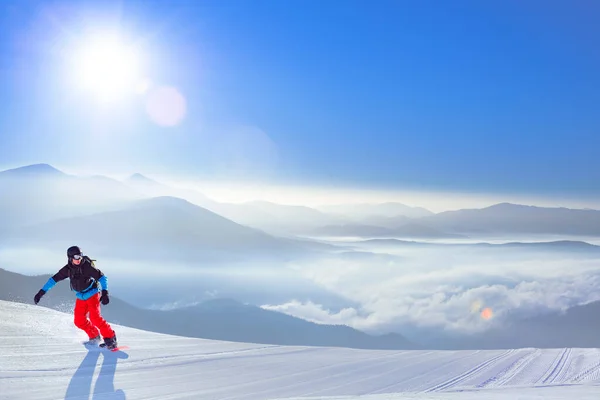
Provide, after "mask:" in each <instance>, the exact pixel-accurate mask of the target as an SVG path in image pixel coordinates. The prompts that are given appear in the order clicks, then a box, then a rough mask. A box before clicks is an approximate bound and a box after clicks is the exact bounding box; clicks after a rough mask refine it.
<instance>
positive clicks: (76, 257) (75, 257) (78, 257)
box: [73, 254, 83, 260]
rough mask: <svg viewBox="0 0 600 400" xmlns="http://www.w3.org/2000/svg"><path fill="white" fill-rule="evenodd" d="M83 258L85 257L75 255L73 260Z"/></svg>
mask: <svg viewBox="0 0 600 400" xmlns="http://www.w3.org/2000/svg"><path fill="white" fill-rule="evenodd" d="M82 257H83V256H82V255H81V254H75V255H74V256H73V260H81V258H82Z"/></svg>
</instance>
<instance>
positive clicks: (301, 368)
mask: <svg viewBox="0 0 600 400" xmlns="http://www.w3.org/2000/svg"><path fill="white" fill-rule="evenodd" d="M108 307H110V306H108ZM113 327H114V328H115V330H116V331H117V335H118V338H119V342H120V344H121V345H124V346H129V349H127V350H124V351H123V352H116V353H111V352H108V351H104V350H99V349H94V350H88V349H87V348H86V347H84V346H83V345H82V344H81V342H82V341H83V340H85V339H86V336H85V334H83V332H81V331H80V330H78V329H77V328H75V327H74V326H73V323H72V316H71V315H69V314H64V313H60V312H57V311H54V310H50V309H47V308H44V307H38V306H34V305H26V304H19V303H12V302H5V301H0V399H6V400H19V399H28V400H29V399H31V400H35V399H95V400H101V399H111V400H117V399H130V400H132V399H161V400H169V399H291V398H293V399H299V398H311V399H313V398H314V399H316V398H323V397H328V396H331V397H330V398H335V399H351V398H354V399H357V397H356V396H361V397H360V399H364V400H367V399H368V400H390V399H393V400H407V399H414V400H417V399H419V400H424V399H440V400H441V399H444V400H454V399H456V400H475V399H477V400H479V399H491V400H509V399H510V400H513V399H523V400H525V399H527V400H529V399H550V400H556V399H578V400H587V399H594V400H596V399H598V398H600V386H599V385H598V383H599V382H600V350H598V349H542V350H540V349H517V350H497V351H381V350H356V349H344V348H325V347H303V346H276V345H263V344H252V343H233V342H222V341H214V340H204V339H193V338H183V337H177V336H170V335H162V334H157V333H152V332H145V331H140V330H136V329H131V328H126V327H121V326H117V325H113Z"/></svg>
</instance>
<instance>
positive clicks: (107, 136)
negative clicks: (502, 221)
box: [0, 0, 600, 196]
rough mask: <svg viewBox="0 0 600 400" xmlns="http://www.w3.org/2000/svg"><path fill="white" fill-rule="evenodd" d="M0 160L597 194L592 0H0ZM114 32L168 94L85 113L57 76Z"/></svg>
mask: <svg viewBox="0 0 600 400" xmlns="http://www.w3.org/2000/svg"><path fill="white" fill-rule="evenodd" d="M0 11H1V12H0V102H1V107H0V167H3V166H6V167H8V166H15V165H21V164H27V163H33V162H48V163H52V164H54V165H57V166H63V167H67V168H71V169H77V168H81V169H85V170H90V169H95V170H98V171H110V172H122V173H129V172H134V171H142V172H146V173H168V174H175V175H182V176H188V177H192V178H209V179H210V178H212V179H221V178H223V179H225V178H232V179H256V180H263V181H268V182H278V183H288V184H305V185H344V186H351V187H357V188H363V187H364V188H382V189H404V188H410V189H416V190H418V189H427V190H430V189H434V190H457V191H480V192H490V193H491V192H505V193H511V192H519V193H527V194H542V195H556V194H561V195H569V196H588V195H597V194H600V189H599V188H600V187H599V186H598V185H597V182H598V181H599V180H600V158H599V157H597V149H598V148H600V113H599V112H598V105H599V104H600V90H598V89H599V88H600V52H599V51H598V47H597V43H598V42H599V41H600V26H599V25H598V24H597V23H596V22H595V18H596V17H595V16H597V15H599V14H598V12H600V4H599V3H594V2H585V1H576V2H564V1H563V2H556V1H527V2H522V1H486V2H481V1H452V2H444V1H436V2H434V1H411V2H409V1H350V0H347V1H333V0H331V1H233V0H231V1H174V2H159V1H143V2H142V1H136V2H134V1H108V2H95V1H79V2H60V1H53V2H49V3H47V4H44V3H43V2H37V1H30V0H29V1H5V2H2V3H1V5H0ZM89 27H96V28H99V27H101V28H102V29H109V28H118V29H119V30H120V31H121V32H124V34H125V36H126V37H127V38H129V40H130V41H131V42H132V43H135V44H136V45H137V46H139V47H140V48H141V49H142V50H141V51H142V54H143V55H144V59H143V61H144V62H143V67H144V72H145V76H146V77H147V78H148V79H150V81H151V82H153V84H154V85H157V86H156V87H159V86H160V85H169V86H171V87H173V88H175V89H176V90H178V91H179V93H180V94H181V95H182V96H183V98H185V104H186V109H185V110H186V112H185V117H184V119H183V120H182V121H181V122H180V123H178V124H177V125H176V126H170V127H164V126H159V125H157V124H156V123H154V122H153V121H152V120H151V119H150V118H149V117H148V113H147V111H146V108H145V104H146V103H145V102H146V101H147V96H148V93H146V95H139V96H137V97H131V98H127V99H123V100H122V101H121V102H119V103H118V104H113V105H109V106H99V105H98V104H97V103H96V102H95V101H94V99H93V98H91V96H88V95H87V94H86V93H83V92H81V91H78V89H77V88H76V86H75V85H74V83H73V81H72V70H70V69H69V68H72V66H70V65H69V62H68V61H66V60H69V59H70V57H71V56H72V55H71V54H70V53H69V52H70V51H71V49H72V46H71V44H72V43H73V42H74V41H79V42H85V34H83V33H82V32H84V31H85V29H87V28H89Z"/></svg>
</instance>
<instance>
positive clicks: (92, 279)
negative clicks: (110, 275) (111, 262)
mask: <svg viewBox="0 0 600 400" xmlns="http://www.w3.org/2000/svg"><path fill="white" fill-rule="evenodd" d="M67 278H69V281H70V284H71V290H72V291H74V292H75V296H76V297H77V298H78V299H80V300H87V299H89V298H90V297H92V296H94V295H97V294H98V293H100V292H101V291H102V290H108V280H107V278H106V275H104V274H103V273H102V271H100V270H99V269H98V268H96V266H95V265H94V263H93V262H92V261H91V260H90V259H89V258H87V257H84V258H83V259H82V260H81V263H80V264H79V265H75V264H71V263H70V262H69V263H68V264H67V265H65V266H64V267H62V268H61V269H60V270H59V271H58V272H57V273H56V274H54V275H53V276H52V277H50V278H49V279H48V281H47V282H46V284H45V285H44V287H43V288H42V289H43V290H44V291H45V292H48V291H49V290H50V289H52V288H53V287H54V285H56V284H57V283H58V282H60V281H62V280H64V279H67Z"/></svg>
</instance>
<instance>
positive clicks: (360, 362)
mask: <svg viewBox="0 0 600 400" xmlns="http://www.w3.org/2000/svg"><path fill="white" fill-rule="evenodd" d="M408 352H409V351H402V352H400V353H393V354H389V355H386V356H381V357H375V358H369V359H366V360H353V361H349V362H344V363H339V364H335V365H332V364H329V365H325V366H321V367H318V368H313V369H311V370H310V371H306V370H303V371H297V372H293V373H291V374H285V375H282V376H278V377H274V378H269V379H266V380H265V379H262V380H261V381H260V382H261V383H263V382H265V381H271V380H275V379H281V378H284V379H285V378H288V379H289V378H290V377H293V376H297V375H304V374H306V373H307V372H310V373H312V372H314V371H317V370H321V369H328V368H332V367H338V368H339V367H341V366H343V365H349V364H356V363H358V368H353V369H350V370H346V371H344V372H340V373H337V374H334V375H325V376H323V377H321V378H318V379H312V380H311V379H310V378H309V379H308V380H307V381H308V382H310V384H314V383H315V382H320V381H331V380H332V379H331V378H334V377H338V378H339V377H341V376H344V375H352V374H354V373H356V372H357V371H364V370H367V369H370V368H377V367H381V365H385V364H390V363H394V362H398V361H400V360H402V361H403V360H412V359H413V358H419V357H422V356H423V355H424V354H430V353H434V352H433V351H428V352H426V353H424V354H422V353H421V352H419V353H416V354H410V355H409V357H403V358H401V359H398V358H396V357H393V356H398V355H400V354H405V353H408ZM388 357H393V358H392V359H391V360H386V361H384V362H381V363H376V364H368V365H364V364H365V362H366V361H372V360H378V359H384V358H388ZM423 362H425V361H423ZM353 382H354V381H353ZM254 383H256V382H252V383H251V384H254ZM305 383H306V381H300V382H294V383H290V384H287V385H285V386H281V385H280V386H277V387H270V388H268V389H262V390H259V391H255V392H249V393H246V394H245V395H246V396H254V395H257V394H259V393H260V394H264V393H268V392H272V391H275V390H276V391H280V390H281V389H282V388H286V389H289V388H292V387H295V386H299V385H302V384H305ZM243 385H245V386H247V385H248V384H243ZM340 386H343V384H342V385H340ZM329 389H330V388H327V389H321V390H318V391H316V392H311V393H317V392H319V391H322V390H329ZM305 396H306V394H303V395H302V397H305ZM239 397H240V395H239V394H236V395H234V396H233V397H225V398H223V399H220V400H228V399H235V398H239Z"/></svg>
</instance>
